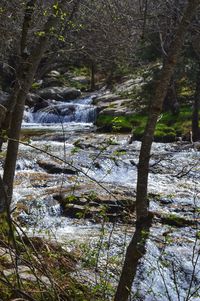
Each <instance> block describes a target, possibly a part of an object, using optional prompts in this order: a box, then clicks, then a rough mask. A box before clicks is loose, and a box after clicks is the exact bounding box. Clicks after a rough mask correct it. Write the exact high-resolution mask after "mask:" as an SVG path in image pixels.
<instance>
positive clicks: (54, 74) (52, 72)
mask: <svg viewBox="0 0 200 301" xmlns="http://www.w3.org/2000/svg"><path fill="white" fill-rule="evenodd" d="M47 76H49V77H59V76H60V72H58V71H56V70H52V71H51V72H49V73H48V74H47Z"/></svg>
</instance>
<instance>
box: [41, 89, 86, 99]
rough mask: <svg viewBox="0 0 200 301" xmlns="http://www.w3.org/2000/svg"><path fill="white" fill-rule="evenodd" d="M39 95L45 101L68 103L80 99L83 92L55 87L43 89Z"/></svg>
mask: <svg viewBox="0 0 200 301" xmlns="http://www.w3.org/2000/svg"><path fill="white" fill-rule="evenodd" d="M37 94H38V95H39V96H40V97H41V98H43V99H45V100H47V99H54V100H58V101H68V100H72V99H76V98H78V97H80V96H81V91H80V90H78V89H75V88H67V87H53V88H44V89H41V90H39V91H38V92H37Z"/></svg>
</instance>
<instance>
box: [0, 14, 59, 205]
mask: <svg viewBox="0 0 200 301" xmlns="http://www.w3.org/2000/svg"><path fill="white" fill-rule="evenodd" d="M56 22H57V17H56V15H54V14H52V15H51V16H50V17H49V19H48V21H47V23H46V24H45V28H44V32H45V34H44V36H42V37H40V39H39V41H38V44H37V45H36V47H35V49H34V50H33V52H32V54H31V55H30V56H29V57H28V58H27V59H23V55H22V60H21V61H22V63H21V64H20V68H21V70H20V73H19V75H18V77H17V79H16V86H15V88H14V91H13V95H11V98H12V96H13V98H12V101H11V103H10V110H9V112H8V115H7V118H6V119H7V120H6V121H8V122H9V132H8V147H7V154H6V160H5V165H4V174H3V182H4V185H5V188H6V192H7V195H8V203H9V204H10V202H11V199H12V192H13V181H14V175H15V166H16V161H17V153H18V147H19V138H20V130H21V123H22V119H23V112H24V104H25V100H26V97H27V94H28V92H29V89H30V88H31V85H32V82H33V79H34V75H35V73H36V70H37V68H38V65H39V63H40V60H41V58H42V56H43V54H44V52H45V49H46V46H47V43H48V40H49V36H50V35H49V34H50V30H51V28H52V27H54V26H55V25H56ZM22 45H23V46H21V47H23V48H24V42H23V43H22Z"/></svg>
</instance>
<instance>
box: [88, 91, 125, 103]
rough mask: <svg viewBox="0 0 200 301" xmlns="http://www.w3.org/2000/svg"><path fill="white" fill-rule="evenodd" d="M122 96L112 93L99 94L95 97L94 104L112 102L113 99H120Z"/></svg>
mask: <svg viewBox="0 0 200 301" xmlns="http://www.w3.org/2000/svg"><path fill="white" fill-rule="evenodd" d="M119 98H120V96H119V95H116V94H112V93H106V94H103V95H101V96H97V97H94V98H93V104H95V105H101V104H100V103H102V102H103V103H110V102H112V101H115V100H117V99H119Z"/></svg>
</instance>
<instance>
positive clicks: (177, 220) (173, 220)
mask: <svg viewBox="0 0 200 301" xmlns="http://www.w3.org/2000/svg"><path fill="white" fill-rule="evenodd" d="M161 221H162V222H163V223H164V224H167V225H170V226H175V227H187V226H194V225H195V224H196V221H195V220H190V219H187V218H185V217H182V216H179V215H177V214H166V215H164V216H162V217H161Z"/></svg>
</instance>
